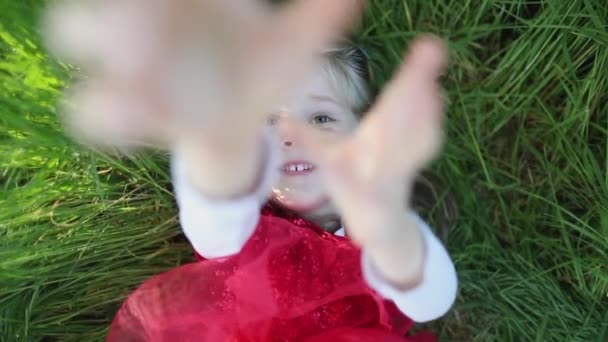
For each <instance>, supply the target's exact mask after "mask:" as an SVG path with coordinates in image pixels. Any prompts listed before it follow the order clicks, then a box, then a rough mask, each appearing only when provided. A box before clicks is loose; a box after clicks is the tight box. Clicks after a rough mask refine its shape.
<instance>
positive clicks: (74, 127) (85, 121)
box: [61, 80, 170, 150]
mask: <svg viewBox="0 0 608 342" xmlns="http://www.w3.org/2000/svg"><path fill="white" fill-rule="evenodd" d="M155 110H156V108H155V106H154V105H153V104H152V101H151V100H150V99H147V98H145V96H144V95H142V94H137V93H136V92H133V91H130V92H129V91H127V89H124V88H123V87H121V86H120V84H119V83H117V82H112V81H109V80H105V81H96V82H89V83H87V84H82V85H79V86H77V87H76V88H75V89H74V90H73V91H72V93H71V96H69V97H68V98H67V101H66V102H65V104H64V106H63V111H62V117H61V119H62V121H63V123H64V125H65V127H66V129H67V132H68V133H69V134H71V135H72V136H73V137H75V138H76V139H77V140H78V141H80V142H81V143H84V144H87V145H92V146H95V147H101V148H108V147H112V148H120V149H125V150H126V149H134V148H138V147H144V146H156V145H159V144H162V145H164V146H166V144H167V143H168V141H167V140H168V139H169V137H168V136H167V135H168V132H169V131H170V130H169V127H170V122H168V120H166V117H164V116H162V115H161V113H158V112H155Z"/></svg>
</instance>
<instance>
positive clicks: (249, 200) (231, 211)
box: [171, 136, 279, 259]
mask: <svg viewBox="0 0 608 342" xmlns="http://www.w3.org/2000/svg"><path fill="white" fill-rule="evenodd" d="M271 139H272V138H271V137H268V136H267V137H266V141H265V143H266V144H265V148H266V149H267V151H268V153H267V156H268V157H267V158H268V160H267V163H266V165H265V170H262V172H263V174H262V179H261V182H260V183H259V184H258V186H257V189H255V190H254V191H253V192H252V193H250V194H246V195H244V196H243V197H241V198H237V199H230V200H212V199H209V198H206V197H205V196H204V195H203V194H201V193H200V192H199V191H197V189H196V188H195V187H194V186H193V185H192V184H191V183H190V181H189V179H188V176H187V174H186V168H185V165H184V160H183V159H182V158H180V156H179V155H177V154H174V155H173V156H172V161H171V169H172V178H173V187H174V189H175V196H176V199H177V204H178V207H179V220H180V223H181V227H182V229H183V231H184V234H185V235H186V237H187V238H188V240H189V241H190V243H191V244H192V247H193V248H194V250H196V252H198V254H200V255H201V256H203V257H205V258H207V259H211V258H218V257H224V256H229V255H232V254H236V253H238V252H239V251H240V250H241V249H242V248H243V246H244V245H245V243H246V242H247V240H248V239H249V238H250V237H251V235H252V234H253V232H254V231H255V228H256V226H257V223H258V221H259V219H260V208H261V206H262V204H263V203H265V202H266V200H267V199H268V197H269V196H270V191H271V187H272V184H273V183H274V182H275V181H276V179H278V177H279V171H278V170H279V168H278V162H279V161H278V153H275V152H273V151H270V150H271V146H273V145H272V142H271Z"/></svg>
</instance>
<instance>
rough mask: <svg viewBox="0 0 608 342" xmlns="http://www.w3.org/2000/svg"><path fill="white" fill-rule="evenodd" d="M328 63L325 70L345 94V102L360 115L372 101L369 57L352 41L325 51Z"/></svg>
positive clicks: (338, 88) (342, 93)
mask: <svg viewBox="0 0 608 342" xmlns="http://www.w3.org/2000/svg"><path fill="white" fill-rule="evenodd" d="M324 56H325V57H326V59H327V63H325V65H324V72H325V73H326V75H327V76H328V78H329V80H330V82H331V83H332V85H333V86H334V87H335V88H336V90H338V91H339V93H340V94H341V95H342V96H343V98H342V99H341V100H343V102H344V104H346V105H347V106H348V107H349V109H350V110H352V111H353V113H354V114H355V115H357V116H358V117H360V116H362V115H363V114H364V113H365V111H367V109H368V108H369V106H370V104H371V101H372V94H371V90H370V72H369V63H368V58H367V55H366V54H365V52H363V50H362V49H360V48H359V47H357V46H356V45H354V44H352V43H351V42H350V41H345V42H342V43H341V44H339V45H337V46H336V47H334V48H331V49H328V50H326V51H324Z"/></svg>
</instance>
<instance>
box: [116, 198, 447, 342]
mask: <svg viewBox="0 0 608 342" xmlns="http://www.w3.org/2000/svg"><path fill="white" fill-rule="evenodd" d="M360 258H361V252H360V250H359V248H357V247H356V246H355V245H354V244H353V243H352V242H351V241H350V240H348V239H346V238H343V237H339V236H335V235H332V234H330V233H327V232H325V231H323V230H321V229H320V228H319V227H317V226H315V225H314V224H312V223H310V222H308V221H305V220H303V219H300V218H297V217H293V216H291V217H290V215H287V216H286V215H282V217H279V216H277V210H275V209H272V208H270V207H266V208H264V210H263V211H262V216H261V219H260V222H259V224H258V227H257V228H256V231H255V233H254V234H253V236H252V237H251V238H250V239H249V241H248V242H247V244H246V245H245V246H244V247H243V249H242V251H241V252H240V253H239V254H237V255H233V256H230V257H226V258H219V259H212V260H204V259H203V258H200V257H199V260H200V262H196V263H191V264H187V265H184V266H181V267H178V268H177V269H174V270H172V271H169V272H166V273H163V274H160V275H158V276H155V277H153V278H152V279H150V280H148V281H146V282H145V283H144V284H143V285H141V286H140V287H139V288H138V289H137V290H136V291H135V292H134V293H133V294H131V295H130V296H129V297H128V298H127V300H126V301H125V302H124V304H123V305H122V307H121V308H120V310H119V311H118V313H117V315H116V317H115V318H114V321H113V323H112V326H111V327H110V332H109V335H108V338H107V341H110V342H118V341H120V342H123V341H124V342H131V341H133V342H134V341H154V342H161V341H163V342H164V341H167V342H169V341H171V342H173V341H235V342H236V341H248V342H258V341H277V342H278V341H311V342H323V341H327V342H330V341H331V342H333V341H374V342H377V341H388V342H390V341H400V342H404V341H418V342H430V341H435V338H434V337H433V336H432V335H431V334H427V333H425V334H418V335H417V336H415V337H406V333H407V332H408V331H409V329H410V328H411V327H412V325H413V322H412V321H411V320H410V319H409V318H407V317H406V316H404V315H403V314H402V313H401V312H400V311H399V309H397V307H396V306H395V305H394V304H393V303H392V302H390V301H387V300H384V299H383V298H381V297H380V296H379V295H377V294H376V293H375V292H374V291H373V290H372V289H370V288H369V286H368V285H367V284H366V282H365V280H364V279H363V277H362V274H361V261H360Z"/></svg>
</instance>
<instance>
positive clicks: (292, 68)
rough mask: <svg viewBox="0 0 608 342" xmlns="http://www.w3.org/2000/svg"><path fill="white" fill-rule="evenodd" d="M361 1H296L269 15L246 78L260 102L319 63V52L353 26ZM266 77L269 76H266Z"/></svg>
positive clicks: (284, 91) (289, 86)
mask: <svg viewBox="0 0 608 342" xmlns="http://www.w3.org/2000/svg"><path fill="white" fill-rule="evenodd" d="M364 3H365V1H363V0H338V1H327V0H298V1H296V2H295V3H294V4H291V5H289V6H286V7H284V8H282V9H280V10H278V11H276V12H273V13H272V14H270V15H269V16H268V18H267V20H266V22H267V23H270V24H267V25H264V26H263V28H262V29H261V30H260V31H261V32H257V33H256V35H257V37H255V39H252V41H255V46H254V48H255V49H252V51H253V52H252V54H251V56H250V57H251V60H254V61H256V62H258V66H259V68H257V69H255V70H253V73H252V74H251V76H250V79H251V80H255V82H256V84H255V86H256V94H255V96H256V97H257V98H260V99H266V97H267V98H268V100H269V101H272V98H273V97H274V98H276V97H277V96H280V97H283V96H286V95H288V93H289V92H290V91H291V89H293V85H294V84H297V83H298V82H299V81H300V80H301V79H302V78H303V77H304V76H305V75H307V74H309V73H310V72H312V71H313V68H314V67H315V66H316V65H317V64H318V63H319V61H320V58H321V54H322V51H323V50H324V49H326V48H327V47H329V46H331V45H332V43H333V42H334V41H335V40H336V39H337V38H339V36H340V35H341V34H342V33H343V32H344V31H345V30H346V29H347V28H349V26H350V25H351V24H352V23H353V21H354V20H355V19H356V18H357V16H358V15H359V13H360V12H361V10H362V8H363V4H364ZM269 75H270V76H271V77H269Z"/></svg>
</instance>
